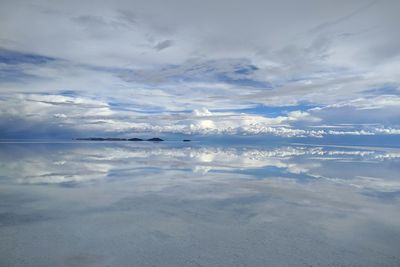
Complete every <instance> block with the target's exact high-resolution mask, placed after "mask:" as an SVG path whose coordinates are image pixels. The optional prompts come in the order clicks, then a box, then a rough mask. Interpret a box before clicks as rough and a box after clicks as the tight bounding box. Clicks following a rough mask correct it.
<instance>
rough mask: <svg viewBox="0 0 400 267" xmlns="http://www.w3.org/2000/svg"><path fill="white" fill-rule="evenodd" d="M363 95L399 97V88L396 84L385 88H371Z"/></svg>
mask: <svg viewBox="0 0 400 267" xmlns="http://www.w3.org/2000/svg"><path fill="white" fill-rule="evenodd" d="M365 93H369V94H372V95H400V86H399V85H397V84H388V85H385V86H381V87H377V88H372V89H369V90H367V91H365Z"/></svg>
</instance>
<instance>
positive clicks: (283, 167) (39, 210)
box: [0, 143, 400, 266]
mask: <svg viewBox="0 0 400 267" xmlns="http://www.w3.org/2000/svg"><path fill="white" fill-rule="evenodd" d="M0 168H1V172H0V237H1V238H0V266H399V265H400V205H399V204H400V175H399V174H400V149H394V148H393V149H389V148H369V147H334V146H329V147H324V146H307V145H287V146H270V147H250V146H248V147H242V146H234V147H229V146H221V147H219V146H211V145H209V146H207V145H201V144H194V143H192V144H186V145H182V144H179V145H178V144H173V143H172V144H168V143H164V144H153V143H146V144H136V143H135V144H132V143H68V144H55V143H53V144H51V143H49V144H35V143H15V144H5V143H3V144H0Z"/></svg>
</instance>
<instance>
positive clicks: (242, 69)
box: [235, 65, 258, 75]
mask: <svg viewBox="0 0 400 267" xmlns="http://www.w3.org/2000/svg"><path fill="white" fill-rule="evenodd" d="M256 70H258V68H257V67H256V66H254V65H246V66H242V65H239V66H238V67H237V69H236V70H235V73H236V74H245V75H249V74H252V73H253V72H255V71H256Z"/></svg>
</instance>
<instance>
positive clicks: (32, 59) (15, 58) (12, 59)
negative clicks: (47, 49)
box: [0, 48, 56, 65]
mask: <svg viewBox="0 0 400 267" xmlns="http://www.w3.org/2000/svg"><path fill="white" fill-rule="evenodd" d="M55 60H56V59H55V58H52V57H47V56H41V55H37V54H30V53H22V52H17V51H12V50H8V49H3V48H0V63H4V64H8V65H17V64H45V63H49V62H52V61H55Z"/></svg>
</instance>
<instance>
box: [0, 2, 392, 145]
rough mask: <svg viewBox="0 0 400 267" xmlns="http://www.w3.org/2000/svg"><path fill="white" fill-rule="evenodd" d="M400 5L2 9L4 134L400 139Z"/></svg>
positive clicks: (32, 5) (2, 5)
mask: <svg viewBox="0 0 400 267" xmlns="http://www.w3.org/2000/svg"><path fill="white" fill-rule="evenodd" d="M399 10H400V1H398V0H376V1H367V0H362V1H361V0H350V1H349V0H346V1H345V0H318V1H317V0H301V1H294V0H291V1H289V0H281V1H270V0H262V1H261V0H260V1H259V0H251V1H239V0H229V1H228V0H219V1H211V0H204V1H192V0H185V1H184V0H170V1H161V0H143V1H142V0H140V1H139V0H133V1H128V0H116V1H71V0H70V1H43V0H37V1H32V0H30V1H24V0H21V1H12V0H1V1H0V138H41V137H43V138H73V137H82V136H121V137H125V136H126V137H128V136H146V135H150V134H151V135H182V134H184V135H196V136H198V135H205V136H244V135H245V136H267V135H268V136H275V137H282V138H291V137H296V138H297V137H299V138H303V137H307V138H329V137H332V136H384V137H385V136H389V135H390V136H400V87H399V84H400V75H399V74H400V34H398V25H400V17H399V16H398V11H399Z"/></svg>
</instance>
